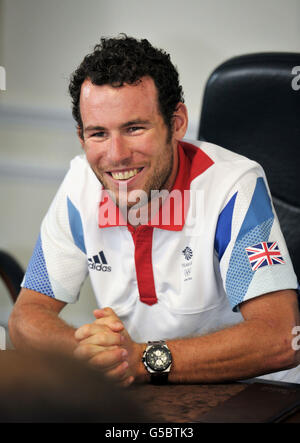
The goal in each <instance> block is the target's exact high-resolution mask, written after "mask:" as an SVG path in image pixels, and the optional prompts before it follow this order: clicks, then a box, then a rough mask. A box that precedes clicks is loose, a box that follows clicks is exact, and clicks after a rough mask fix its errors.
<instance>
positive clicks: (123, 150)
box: [108, 135, 131, 165]
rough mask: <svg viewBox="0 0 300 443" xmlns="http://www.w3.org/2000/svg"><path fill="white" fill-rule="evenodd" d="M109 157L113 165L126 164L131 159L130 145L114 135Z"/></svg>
mask: <svg viewBox="0 0 300 443" xmlns="http://www.w3.org/2000/svg"><path fill="white" fill-rule="evenodd" d="M108 156H109V158H110V161H111V163H112V164H116V165H117V164H120V163H126V161H128V160H129V159H130V156H131V150H130V148H129V146H128V143H127V142H126V141H125V140H124V139H123V138H122V136H120V135H113V136H112V137H111V140H110V146H109V151H108Z"/></svg>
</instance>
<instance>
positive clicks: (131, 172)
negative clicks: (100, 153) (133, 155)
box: [106, 167, 144, 181]
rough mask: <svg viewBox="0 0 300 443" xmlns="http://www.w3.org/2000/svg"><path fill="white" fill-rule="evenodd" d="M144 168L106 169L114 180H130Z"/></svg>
mask: <svg viewBox="0 0 300 443" xmlns="http://www.w3.org/2000/svg"><path fill="white" fill-rule="evenodd" d="M143 169H144V168H143V167H141V168H131V169H122V170H114V171H106V172H107V174H109V175H110V176H111V177H112V178H113V179H114V180H124V181H125V180H129V179H130V178H132V177H135V176H136V175H137V174H139V173H140V172H141V171H142V170H143Z"/></svg>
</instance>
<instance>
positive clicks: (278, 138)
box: [198, 52, 300, 278]
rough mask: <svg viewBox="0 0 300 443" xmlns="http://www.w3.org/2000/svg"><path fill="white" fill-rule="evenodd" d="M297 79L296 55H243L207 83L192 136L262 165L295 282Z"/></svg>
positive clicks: (299, 208) (299, 227)
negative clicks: (195, 135)
mask: <svg viewBox="0 0 300 443" xmlns="http://www.w3.org/2000/svg"><path fill="white" fill-rule="evenodd" d="M297 67H298V68H297ZM297 73H298V75H297ZM299 74H300V54H297V53H276V52H275V53H259V54H249V55H242V56H238V57H234V58H232V59H230V60H228V61H226V62H225V63H222V64H221V65H220V66H219V67H217V68H216V69H215V70H214V72H213V73H212V74H211V75H210V77H209V79H208V81H207V84H206V88H205V91H204V98H203V105H202V113H201V120H200V127H199V133H198V137H199V139H200V140H206V141H209V142H212V143H215V144H217V145H220V146H222V147H224V148H227V149H230V150H232V151H234V152H237V153H239V154H241V155H245V156H246V157H248V158H251V159H253V160H256V161H257V162H258V163H260V164H261V165H262V167H263V168H264V170H265V172H266V174H267V178H268V183H269V186H270V190H271V194H272V198H273V203H274V206H275V209H276V212H277V215H278V218H279V221H280V225H281V229H282V231H283V234H284V236H285V239H286V242H287V246H288V249H289V252H290V255H291V258H292V261H293V264H294V268H295V272H296V274H297V276H298V278H300V185H299V183H300V181H299V176H300V75H299Z"/></svg>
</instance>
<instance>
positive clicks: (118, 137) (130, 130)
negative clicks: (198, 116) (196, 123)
mask: <svg viewBox="0 0 300 443" xmlns="http://www.w3.org/2000/svg"><path fill="white" fill-rule="evenodd" d="M80 112H81V120H82V124H83V128H82V129H83V131H82V133H83V138H81V140H80V141H81V143H82V146H83V148H84V150H85V153H86V158H87V160H88V162H89V164H90V166H91V168H92V169H93V171H94V173H95V174H96V176H97V178H98V179H99V180H100V182H101V183H102V185H103V186H104V188H106V189H108V190H110V191H112V192H113V194H114V196H115V198H116V202H117V204H119V205H121V206H122V203H121V202H122V201H124V200H123V199H126V201H127V197H128V194H129V193H130V192H131V191H135V193H136V192H137V191H138V190H142V191H144V192H145V193H146V194H147V196H148V198H149V197H150V192H151V190H161V189H167V190H170V189H171V187H172V185H173V183H174V181H175V178H176V173H177V166H178V159H177V143H178V140H179V138H182V137H183V135H184V133H185V130H186V124H187V118H186V108H185V106H184V105H183V104H182V103H180V104H179V106H178V108H177V110H176V113H175V115H174V128H173V132H172V136H171V137H169V132H168V128H167V126H166V124H165V122H164V120H163V117H162V115H161V114H160V112H159V109H158V101H157V90H156V87H155V84H154V82H153V80H152V79H151V78H149V77H143V78H142V79H141V81H140V82H139V83H138V84H136V85H128V84H126V85H124V86H121V87H112V86H110V85H103V86H97V85H94V84H92V83H91V81H90V80H85V81H84V83H83V84H82V87H81V95H80ZM125 185H126V186H125ZM124 188H125V195H122V192H123V191H122V189H124ZM132 204H134V203H132ZM132 204H131V205H132ZM127 205H128V206H130V204H128V203H127Z"/></svg>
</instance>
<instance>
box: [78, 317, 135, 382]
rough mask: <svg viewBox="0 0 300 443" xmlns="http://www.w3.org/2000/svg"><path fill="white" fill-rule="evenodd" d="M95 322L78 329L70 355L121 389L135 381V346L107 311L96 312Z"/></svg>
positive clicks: (123, 328) (121, 324)
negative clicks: (87, 364)
mask: <svg viewBox="0 0 300 443" xmlns="http://www.w3.org/2000/svg"><path fill="white" fill-rule="evenodd" d="M94 316H95V318H96V320H95V321H94V322H93V323H90V324H86V325H83V326H81V327H80V328H78V329H77V330H76V332H75V338H76V340H77V341H78V346H77V347H76V348H75V350H74V356H75V357H76V358H78V359H81V360H87V361H88V362H89V364H91V365H93V366H94V367H97V368H98V369H99V370H101V371H102V372H104V374H105V375H106V376H108V377H109V378H110V379H112V380H114V381H116V382H117V383H119V384H120V385H121V386H124V387H127V386H129V385H130V384H131V383H132V382H133V381H134V379H135V365H136V363H137V360H138V353H139V351H138V349H137V348H138V345H137V343H135V342H134V341H133V340H132V339H131V337H130V336H129V334H128V332H127V331H126V329H125V327H124V325H123V323H122V322H121V320H120V319H119V318H118V316H117V315H116V313H115V312H114V311H113V309H111V308H104V309H96V310H95V311H94Z"/></svg>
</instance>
